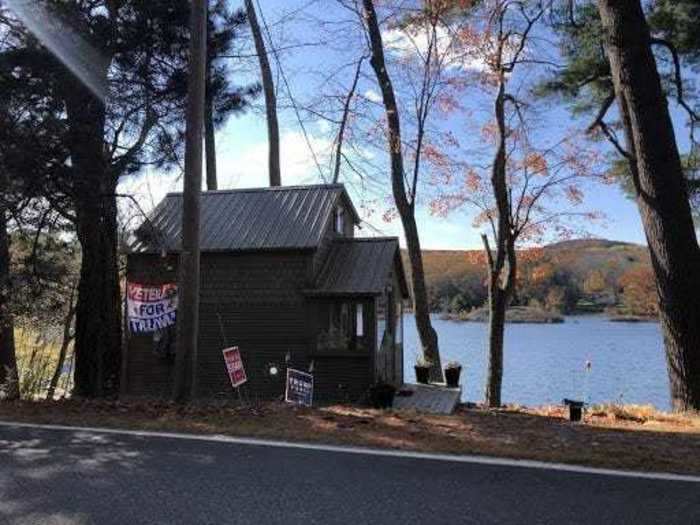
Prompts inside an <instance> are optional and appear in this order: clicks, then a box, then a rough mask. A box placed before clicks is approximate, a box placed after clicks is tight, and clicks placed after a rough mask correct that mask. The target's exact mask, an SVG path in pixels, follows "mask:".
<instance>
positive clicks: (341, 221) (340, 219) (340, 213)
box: [335, 207, 345, 235]
mask: <svg viewBox="0 0 700 525" xmlns="http://www.w3.org/2000/svg"><path fill="white" fill-rule="evenodd" d="M335 233H338V234H340V235H343V234H344V233H345V210H344V209H343V208H341V207H338V208H337V209H336V210H335Z"/></svg>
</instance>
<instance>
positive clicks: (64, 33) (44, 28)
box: [5, 0, 107, 102]
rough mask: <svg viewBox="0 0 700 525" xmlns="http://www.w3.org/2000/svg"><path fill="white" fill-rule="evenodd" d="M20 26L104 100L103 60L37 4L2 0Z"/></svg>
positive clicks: (16, 0)
mask: <svg viewBox="0 0 700 525" xmlns="http://www.w3.org/2000/svg"><path fill="white" fill-rule="evenodd" d="M5 2H6V4H7V5H8V6H9V7H10V9H11V10H12V12H13V13H14V14H15V15H16V16H17V18H18V19H19V20H21V22H22V23H23V24H24V26H25V27H26V28H27V29H28V30H29V31H31V33H32V34H33V35H34V36H35V37H36V38H37V39H38V40H39V41H40V42H41V43H42V44H43V45H44V46H45V47H46V48H47V49H48V50H49V51H50V52H51V53H53V54H54V55H55V56H56V58H58V59H59V60H60V61H61V62H62V63H63V64H64V65H65V66H66V67H67V68H68V69H69V70H70V71H71V72H72V73H73V74H74V75H75V76H76V77H78V79H79V80H80V81H81V82H82V83H83V84H84V85H85V86H86V87H87V88H88V89H89V90H90V91H91V92H92V93H93V94H94V95H95V96H96V97H97V98H98V99H99V100H101V101H103V102H104V100H105V98H106V90H107V86H106V83H105V80H104V73H103V72H104V71H105V69H106V67H107V60H106V59H105V58H104V57H102V56H101V55H100V53H99V52H98V51H97V50H95V49H94V48H92V47H91V46H90V45H89V44H88V43H87V42H86V41H85V40H84V39H83V38H82V37H80V36H79V35H78V34H77V33H76V32H75V31H73V29H71V28H70V27H68V26H67V25H66V24H64V23H62V22H61V21H60V20H59V19H57V18H56V17H54V16H51V15H50V14H49V13H48V12H47V11H46V9H44V8H43V7H42V6H41V5H37V2H31V1H29V0H5Z"/></svg>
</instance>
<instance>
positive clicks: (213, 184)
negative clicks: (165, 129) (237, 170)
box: [204, 66, 219, 191]
mask: <svg viewBox="0 0 700 525" xmlns="http://www.w3.org/2000/svg"><path fill="white" fill-rule="evenodd" d="M209 67H211V66H209ZM209 77H210V74H209V72H208V73H207V95H206V98H205V105H206V107H205V108H204V146H205V155H206V160H207V162H206V164H207V190H209V191H213V190H218V189H219V182H218V180H217V176H216V135H215V129H214V101H213V100H212V97H211V95H210V93H209V92H210V88H209V81H208V79H209Z"/></svg>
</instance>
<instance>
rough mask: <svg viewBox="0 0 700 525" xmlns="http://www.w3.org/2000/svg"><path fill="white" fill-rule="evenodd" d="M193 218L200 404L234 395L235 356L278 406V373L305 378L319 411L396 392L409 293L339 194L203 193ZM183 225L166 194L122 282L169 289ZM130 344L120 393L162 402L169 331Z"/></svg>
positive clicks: (383, 247)
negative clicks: (386, 386) (196, 226)
mask: <svg viewBox="0 0 700 525" xmlns="http://www.w3.org/2000/svg"><path fill="white" fill-rule="evenodd" d="M201 210H202V216H201V229H200V232H201V250H202V255H201V295H200V301H201V304H200V332H199V355H198V362H197V374H198V375H197V377H198V391H197V395H199V396H229V395H233V389H232V387H231V385H230V382H229V378H228V376H227V373H226V367H225V365H224V360H223V357H222V350H223V349H224V348H227V347H231V346H238V347H239V348H240V350H241V354H242V357H243V363H244V366H245V370H246V373H247V376H248V382H247V383H246V385H245V387H243V388H245V389H246V390H247V394H248V395H249V396H251V397H253V398H260V399H265V398H268V399H269V398H277V397H279V396H281V395H283V393H284V386H285V376H286V372H285V371H286V367H291V368H296V369H299V370H304V371H306V370H309V369H311V370H312V372H313V375H314V399H315V400H319V401H324V400H343V401H351V402H354V401H361V400H362V399H363V398H364V397H365V396H366V393H367V390H368V388H369V387H370V385H372V384H373V383H375V382H377V381H380V380H381V381H386V382H389V383H392V384H394V385H397V386H400V385H401V383H402V382H403V316H402V312H403V305H404V301H405V300H406V299H407V298H408V294H409V292H408V287H407V283H406V276H405V274H404V269H403V266H402V262H401V256H400V252H399V243H398V240H397V239H396V238H391V237H373V238H360V237H355V229H356V228H357V227H358V226H359V223H360V220H359V216H358V214H357V211H356V210H355V207H354V206H353V204H352V201H351V200H350V198H349V196H348V194H347V192H346V191H345V188H344V186H343V185H341V184H326V185H313V186H294V187H292V186H287V187H276V188H259V189H241V190H224V191H210V192H204V193H203V194H202V202H201ZM181 221H182V194H180V193H172V194H169V195H167V196H166V197H165V199H164V200H163V201H162V202H161V203H160V204H159V205H158V206H157V207H156V209H155V210H154V212H153V213H152V214H151V216H150V217H149V220H148V221H146V222H145V223H144V224H143V225H142V226H141V227H140V228H139V229H138V230H137V231H136V232H135V234H134V238H133V239H132V241H131V242H130V249H129V253H128V258H127V281H128V282H130V283H141V284H153V285H158V284H164V283H175V282H177V261H178V250H179V247H180V242H181V241H180V239H181ZM126 324H127V325H128V323H126ZM126 332H127V335H126V342H125V345H124V356H123V358H124V361H123V366H122V392H123V393H124V394H125V395H129V396H156V397H164V396H168V395H170V393H171V390H172V380H173V368H174V351H175V332H176V330H175V329H173V328H172V327H171V328H167V329H164V330H158V331H155V332H149V333H133V331H130V330H126ZM275 369H276V370H277V371H278V373H277V374H273V373H271V370H272V371H274V370H275Z"/></svg>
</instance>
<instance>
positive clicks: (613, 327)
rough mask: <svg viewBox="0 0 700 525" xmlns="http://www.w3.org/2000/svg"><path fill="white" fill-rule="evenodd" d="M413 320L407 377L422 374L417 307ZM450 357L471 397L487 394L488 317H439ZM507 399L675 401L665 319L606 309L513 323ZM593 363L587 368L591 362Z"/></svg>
mask: <svg viewBox="0 0 700 525" xmlns="http://www.w3.org/2000/svg"><path fill="white" fill-rule="evenodd" d="M404 323H405V335H404V345H405V351H404V355H405V374H406V381H409V382H412V381H415V373H414V370H413V364H414V363H415V356H416V355H417V350H418V348H419V344H418V333H417V331H416V324H415V320H414V318H413V316H412V315H406V316H405V319H404ZM433 323H434V325H433V326H434V327H435V329H436V330H437V332H438V336H439V338H440V353H441V357H442V360H443V363H446V362H447V361H450V360H456V361H460V362H461V363H462V365H463V367H464V368H463V370H462V385H463V395H462V397H463V399H464V400H468V401H481V400H483V398H484V395H483V391H484V381H485V377H486V350H487V342H488V339H487V336H488V325H487V324H485V323H463V322H455V321H442V320H440V319H439V318H438V317H437V316H434V317H433ZM504 361H505V363H504V375H503V402H504V403H519V404H524V405H541V404H550V403H560V402H561V400H562V399H563V398H564V397H574V398H579V399H585V400H586V401H588V402H593V403H601V402H620V401H622V402H625V403H638V404H652V405H654V406H656V407H657V408H659V409H661V410H669V409H670V396H669V386H668V376H667V374H666V362H665V358H664V350H663V340H662V336H661V330H660V328H659V325H658V324H657V323H611V322H610V321H608V320H607V319H606V318H604V317H598V316H578V317H567V318H566V322H565V323H562V324H553V325H547V324H508V325H506V342H505V356H504ZM587 361H590V363H591V367H590V370H589V371H588V372H586V362H587Z"/></svg>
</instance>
